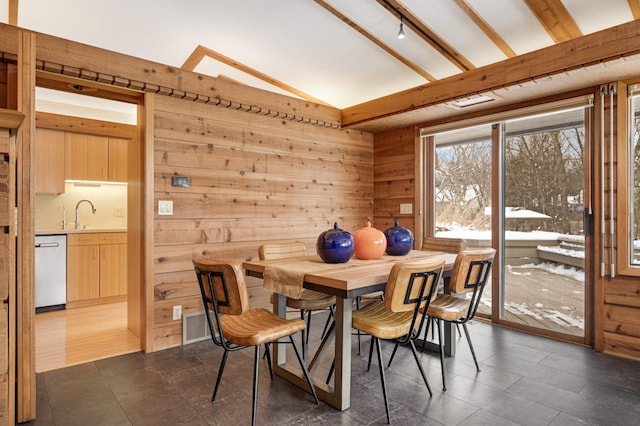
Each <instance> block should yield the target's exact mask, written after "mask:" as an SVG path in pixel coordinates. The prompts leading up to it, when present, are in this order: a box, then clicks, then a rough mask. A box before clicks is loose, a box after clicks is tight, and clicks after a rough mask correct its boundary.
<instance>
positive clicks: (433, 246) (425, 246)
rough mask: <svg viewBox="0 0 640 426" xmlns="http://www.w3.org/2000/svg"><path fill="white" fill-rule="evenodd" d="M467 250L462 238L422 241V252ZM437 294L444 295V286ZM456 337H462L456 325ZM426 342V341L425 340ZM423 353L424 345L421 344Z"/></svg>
mask: <svg viewBox="0 0 640 426" xmlns="http://www.w3.org/2000/svg"><path fill="white" fill-rule="evenodd" d="M466 249H467V241H466V240H464V239H462V238H446V237H424V240H422V250H434V251H444V252H446V253H456V254H457V253H460V252H461V251H463V250H466ZM438 292H439V293H444V284H443V283H442V282H441V283H440V286H439V287H438ZM456 330H458V335H459V336H460V337H462V333H461V332H460V327H458V325H457V324H456ZM431 338H432V339H433V329H431ZM425 341H426V339H425ZM421 350H422V351H424V343H423V344H422V349H421Z"/></svg>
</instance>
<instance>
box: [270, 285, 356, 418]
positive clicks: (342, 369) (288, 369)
mask: <svg viewBox="0 0 640 426" xmlns="http://www.w3.org/2000/svg"><path fill="white" fill-rule="evenodd" d="M286 303H287V299H286V297H285V296H283V295H280V294H279V295H277V297H276V298H275V300H274V303H273V311H274V312H275V313H276V314H278V316H280V317H283V318H285V317H286ZM352 303H353V300H352V299H350V298H349V299H342V298H340V297H336V311H335V316H334V319H335V327H333V330H332V331H331V332H330V333H329V334H328V336H326V337H325V339H324V340H323V341H322V343H321V345H320V348H319V349H318V351H317V352H316V354H315V356H314V357H313V359H312V360H311V362H309V363H308V364H307V365H308V369H309V370H310V373H311V376H312V380H313V382H314V386H315V388H316V393H317V394H318V398H319V399H321V400H322V401H324V402H326V403H327V404H329V405H331V406H332V407H335V408H337V409H338V410H346V409H348V408H349V407H350V406H351V314H352V311H353V307H352ZM332 338H335V345H334V349H335V352H334V359H335V376H334V385H333V386H328V385H326V384H325V383H324V380H323V381H319V380H316V379H315V378H314V377H313V373H314V371H315V370H316V367H317V366H318V364H317V361H318V360H319V359H320V358H321V357H322V354H323V353H325V352H326V349H327V348H329V345H328V344H329V343H330V341H331V339H332ZM271 346H273V347H274V349H273V358H272V362H273V372H274V374H276V375H278V376H280V377H283V378H284V379H285V380H287V381H289V382H291V383H293V384H295V385H296V386H298V387H300V388H301V389H305V390H307V389H308V387H307V386H308V385H307V383H306V381H305V380H304V377H303V375H302V371H301V370H300V369H299V368H298V367H296V366H294V365H292V364H291V363H289V364H287V359H286V347H287V345H271Z"/></svg>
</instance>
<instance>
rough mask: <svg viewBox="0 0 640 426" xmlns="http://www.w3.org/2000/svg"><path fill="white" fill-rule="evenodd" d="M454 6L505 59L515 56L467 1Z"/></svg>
mask: <svg viewBox="0 0 640 426" xmlns="http://www.w3.org/2000/svg"><path fill="white" fill-rule="evenodd" d="M453 1H454V2H455V4H457V5H458V7H459V8H460V9H462V11H463V12H464V13H465V14H466V15H467V16H468V17H469V18H471V20H472V21H473V22H474V23H475V24H476V25H477V26H478V28H480V30H481V31H482V32H483V33H485V35H486V36H487V37H489V39H491V41H492V42H493V44H495V45H496V46H497V47H498V49H500V50H501V51H502V53H504V54H505V56H506V57H507V58H513V57H514V56H516V52H514V51H513V49H511V47H510V46H509V45H508V44H507V42H506V41H504V39H503V38H502V37H500V35H499V34H498V33H497V32H495V30H494V29H493V28H491V26H490V25H489V24H488V23H487V21H485V20H484V18H483V17H482V16H480V14H479V13H478V12H477V11H476V10H475V9H474V8H473V6H471V5H470V4H469V2H468V1H467V0H453ZM630 1H631V0H630Z"/></svg>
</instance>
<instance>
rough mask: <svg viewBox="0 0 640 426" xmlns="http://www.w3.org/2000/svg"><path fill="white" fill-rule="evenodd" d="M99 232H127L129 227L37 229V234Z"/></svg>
mask: <svg viewBox="0 0 640 426" xmlns="http://www.w3.org/2000/svg"><path fill="white" fill-rule="evenodd" d="M98 232H127V228H108V229H105V228H87V229H36V235H68V234H96V233H98Z"/></svg>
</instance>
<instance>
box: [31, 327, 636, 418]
mask: <svg viewBox="0 0 640 426" xmlns="http://www.w3.org/2000/svg"><path fill="white" fill-rule="evenodd" d="M314 322H315V317H314ZM317 323H322V320H319V321H318V322H317ZM317 323H314V326H315V327H312V329H315V328H320V329H321V327H318V326H317ZM470 332H471V335H472V338H473V339H474V345H475V348H476V353H477V354H478V357H479V361H480V366H481V369H482V372H480V373H477V372H476V370H475V367H474V365H473V360H472V359H471V355H470V352H469V350H468V347H467V345H466V342H465V341H464V339H463V340H459V347H458V354H457V356H456V357H455V358H450V359H447V360H445V365H446V370H447V374H448V375H447V380H448V388H447V391H446V392H442V390H441V379H440V361H439V358H438V357H437V356H436V355H435V354H431V353H427V352H425V353H424V354H422V355H421V361H422V363H423V365H424V368H425V371H426V373H427V376H428V378H429V379H430V384H431V387H432V389H433V391H434V394H433V397H432V398H429V397H428V393H427V391H426V388H425V386H424V383H423V382H422V380H421V378H420V376H419V373H418V371H417V367H416V365H415V361H414V360H413V357H412V356H411V352H410V350H409V349H408V348H402V349H403V350H399V351H398V355H397V356H396V359H395V360H394V362H393V364H392V366H391V368H390V369H389V370H387V383H388V390H389V397H390V400H391V401H390V405H391V422H392V423H393V424H396V425H414V424H415V425H425V424H427V425H441V424H442V425H634V426H638V425H640V362H633V361H630V360H625V359H621V358H616V357H612V356H607V355H603V354H599V353H596V352H594V351H593V350H591V349H589V348H585V347H581V346H578V345H573V344H568V343H562V342H557V341H553V340H549V339H545V338H541V337H536V336H532V335H527V334H523V333H519V332H516V331H512V330H507V329H503V328H500V327H495V326H491V325H489V324H485V323H481V322H476V323H474V324H472V325H471V326H470ZM312 337H313V335H312ZM353 345H354V353H355V352H356V351H357V340H356V338H355V337H354V338H353ZM368 347H369V339H368V338H363V355H362V356H354V358H353V377H352V395H351V408H350V409H348V410H346V411H344V412H340V411H337V410H335V409H334V408H332V407H330V406H328V405H327V404H324V403H322V402H321V403H320V405H315V404H314V403H313V400H312V397H311V396H310V395H309V394H308V393H305V392H302V391H300V390H298V389H297V388H295V387H293V386H291V385H290V384H288V383H287V382H285V381H284V380H283V379H281V378H279V377H275V378H274V380H273V381H271V380H270V379H269V372H268V369H267V368H266V365H265V364H264V362H263V363H262V364H261V369H260V390H259V401H258V424H262V425H285V424H287V425H306V424H328V425H335V424H342V425H366V424H384V423H386V418H385V410H384V405H383V399H382V391H381V388H380V379H379V373H378V369H377V366H376V367H373V366H372V368H371V371H370V372H367V371H366V358H367V354H368ZM391 349H392V345H391V344H388V343H387V344H383V351H384V354H385V355H386V357H387V359H388V356H389V355H390V352H391ZM221 355H222V351H221V350H220V349H219V348H217V347H215V346H214V345H213V343H212V342H210V341H205V342H198V343H194V344H191V345H186V346H182V347H178V348H172V349H168V350H164V351H159V352H155V353H150V354H143V353H134V354H129V355H123V356H119V357H115V358H110V359H105V360H101V361H96V362H91V363H87V364H83V365H79V366H75V367H69V368H64V369H60V370H55V371H50V372H46V373H42V374H39V375H38V376H37V394H38V400H37V416H38V418H37V419H36V420H34V421H32V422H31V424H33V425H60V426H61V425H64V426H72V425H91V426H98V425H154V426H156V425H210V424H211V425H218V424H220V425H231V424H233V425H235V424H249V423H250V420H251V380H252V372H251V363H252V357H253V352H252V351H251V350H244V351H240V352H237V353H233V354H230V356H229V360H228V362H227V367H226V369H225V373H224V376H223V381H222V384H221V388H220V391H219V394H218V397H217V399H216V402H215V403H213V404H211V403H210V397H211V391H212V388H213V384H214V382H215V374H216V372H217V369H218V365H219V361H220V359H221ZM330 361H331V360H327V361H326V362H325V364H328V363H330ZM374 364H375V360H374ZM323 367H326V365H324V366H323ZM319 375H320V376H321V377H324V376H325V372H324V371H319Z"/></svg>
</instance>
